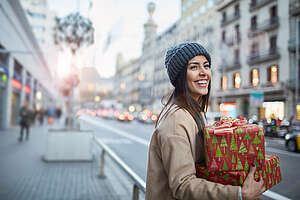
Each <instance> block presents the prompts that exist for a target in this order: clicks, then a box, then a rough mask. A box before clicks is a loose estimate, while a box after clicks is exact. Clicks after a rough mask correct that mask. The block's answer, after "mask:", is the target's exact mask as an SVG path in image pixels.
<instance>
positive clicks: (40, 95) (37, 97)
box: [36, 91, 43, 100]
mask: <svg viewBox="0 0 300 200" xmlns="http://www.w3.org/2000/svg"><path fill="white" fill-rule="evenodd" d="M42 96H43V95H42V92H40V91H38V92H37V93H36V99H37V100H41V99H42Z"/></svg>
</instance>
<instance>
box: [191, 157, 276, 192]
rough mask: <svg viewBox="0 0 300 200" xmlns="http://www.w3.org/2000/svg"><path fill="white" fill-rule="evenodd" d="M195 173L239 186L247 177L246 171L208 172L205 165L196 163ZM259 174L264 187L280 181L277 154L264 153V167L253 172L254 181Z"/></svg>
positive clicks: (269, 186) (209, 179)
mask: <svg viewBox="0 0 300 200" xmlns="http://www.w3.org/2000/svg"><path fill="white" fill-rule="evenodd" d="M196 173H197V177H199V178H204V179H206V180H208V181H211V182H215V183H221V184H223V185H234V186H241V185H243V183H244V181H245V179H246V177H247V174H248V171H231V172H228V171H225V172H209V171H208V170H207V169H206V168H205V167H200V166H198V165H196ZM259 176H260V177H262V178H263V180H264V185H265V187H266V189H270V188H271V187H273V186H274V185H276V184H278V183H279V182H280V181H281V172H280V165H279V158H278V156H270V155H266V160H265V165H264V169H263V170H256V172H255V175H254V178H255V180H256V181H258V179H259Z"/></svg>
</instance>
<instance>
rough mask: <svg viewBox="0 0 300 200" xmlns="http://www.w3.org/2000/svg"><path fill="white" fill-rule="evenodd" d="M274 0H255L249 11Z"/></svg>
mask: <svg viewBox="0 0 300 200" xmlns="http://www.w3.org/2000/svg"><path fill="white" fill-rule="evenodd" d="M273 1H274V0H255V1H253V0H252V1H251V3H250V5H249V11H250V12H252V11H254V10H256V9H259V8H261V7H263V6H265V5H267V4H268V3H271V2H273Z"/></svg>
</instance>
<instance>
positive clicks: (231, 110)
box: [220, 103, 237, 117]
mask: <svg viewBox="0 0 300 200" xmlns="http://www.w3.org/2000/svg"><path fill="white" fill-rule="evenodd" d="M220 113H221V114H222V115H224V116H226V117H237V114H236V103H221V104H220Z"/></svg>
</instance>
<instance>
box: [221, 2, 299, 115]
mask: <svg viewBox="0 0 300 200" xmlns="http://www.w3.org/2000/svg"><path fill="white" fill-rule="evenodd" d="M216 6H217V10H218V13H219V14H218V16H219V20H220V31H219V35H218V36H217V38H218V40H219V41H220V44H221V46H222V48H221V51H220V54H219V56H220V58H221V62H220V64H219V70H218V71H217V73H218V75H217V76H218V80H217V84H218V86H219V89H217V90H216V92H215V98H217V105H218V109H219V111H221V112H223V113H224V114H230V115H232V116H239V115H243V116H248V117H251V116H253V115H256V116H258V118H259V119H262V118H271V117H272V116H274V117H279V118H280V119H283V118H284V117H287V118H288V117H290V114H291V112H290V111H292V109H293V108H292V107H291V106H292V99H291V96H290V95H289V91H288V90H287V85H286V84H287V82H288V81H289V78H290V64H289V59H288V57H289V56H288V51H287V49H288V42H287V40H288V37H289V20H288V17H287V16H288V4H287V3H286V2H285V1H280V0H278V1H277V0H252V1H239V0H223V1H218V2H217V5H216ZM228 53H229V54H228Z"/></svg>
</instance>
